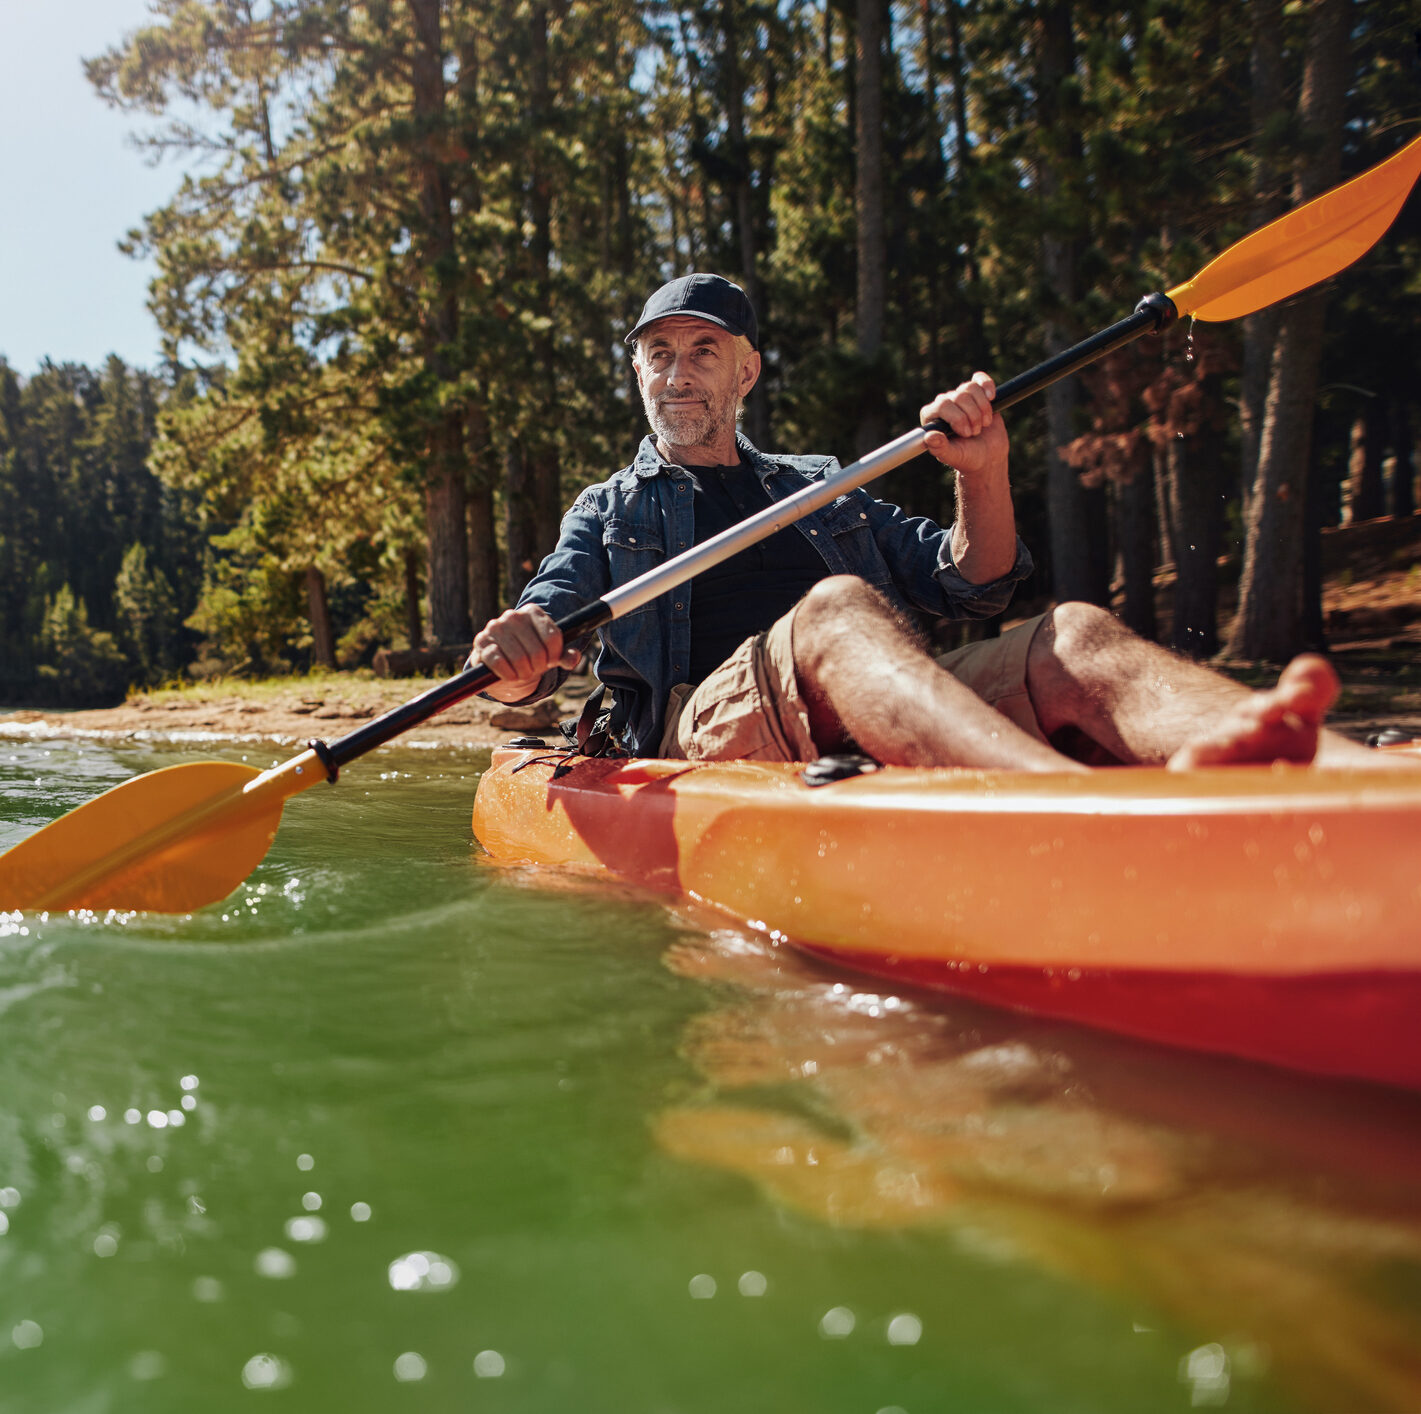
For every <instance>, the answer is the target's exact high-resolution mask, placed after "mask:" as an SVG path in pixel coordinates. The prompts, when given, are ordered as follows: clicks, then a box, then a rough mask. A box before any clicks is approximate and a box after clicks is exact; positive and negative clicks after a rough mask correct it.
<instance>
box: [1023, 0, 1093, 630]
mask: <svg viewBox="0 0 1421 1414" xmlns="http://www.w3.org/2000/svg"><path fill="white" fill-rule="evenodd" d="M1038 14H1039V16H1040V21H1039V29H1038V34H1037V90H1036V92H1037V109H1038V114H1039V119H1040V124H1039V125H1040V128H1041V132H1042V148H1043V150H1042V154H1041V157H1040V161H1039V167H1038V170H1037V191H1038V195H1039V197H1040V202H1041V212H1042V232H1043V234H1042V237H1041V274H1042V279H1043V282H1044V285H1045V289H1044V294H1043V304H1044V306H1045V316H1044V317H1043V319H1042V321H1041V324H1042V329H1043V332H1044V334H1045V338H1046V343H1047V347H1048V349H1049V350H1050V351H1051V352H1055V351H1056V350H1057V349H1060V348H1064V347H1066V346H1067V345H1068V344H1070V343H1071V342H1072V341H1073V337H1074V335H1075V329H1074V320H1073V318H1072V316H1071V307H1072V305H1073V304H1074V303H1075V299H1076V258H1077V253H1078V249H1079V244H1080V232H1079V216H1078V214H1077V212H1076V211H1075V210H1074V209H1073V208H1074V207H1075V202H1074V201H1073V200H1072V193H1071V192H1070V190H1069V189H1068V184H1069V183H1070V182H1071V181H1072V180H1073V179H1074V174H1075V173H1076V172H1078V171H1079V170H1080V165H1081V160H1082V151H1081V138H1080V129H1079V127H1078V125H1077V124H1076V123H1075V121H1074V120H1073V115H1070V114H1065V113H1063V112H1062V106H1061V101H1060V95H1061V90H1062V87H1063V86H1064V85H1065V83H1066V81H1067V79H1068V78H1070V77H1071V75H1073V74H1074V73H1075V71H1076V52H1075V34H1074V29H1073V24H1072V8H1071V0H1051V2H1050V3H1046V4H1042V5H1041V6H1040V7H1039V9H1038ZM1078 398H1079V384H1078V383H1077V381H1076V379H1075V378H1074V377H1072V378H1063V379H1061V380H1060V382H1058V383H1054V384H1052V385H1051V387H1049V388H1048V389H1047V390H1046V398H1045V402H1046V505H1047V513H1048V515H1049V517H1050V545H1051V579H1052V587H1053V590H1054V593H1055V596H1056V598H1057V599H1058V600H1067V599H1080V600H1085V601H1086V602H1088V603H1091V604H1109V602H1110V561H1109V554H1108V533H1107V524H1106V517H1107V508H1106V499H1105V488H1104V487H1100V488H1097V489H1088V488H1086V487H1084V486H1082V485H1081V481H1080V477H1079V476H1078V475H1077V474H1076V471H1075V468H1074V467H1072V466H1070V465H1069V464H1068V463H1067V462H1066V460H1065V458H1064V457H1062V456H1061V454H1060V452H1059V450H1058V449H1059V448H1061V447H1064V446H1065V445H1066V444H1067V443H1068V442H1070V441H1072V440H1073V439H1074V437H1075V435H1076V427H1075V418H1076V404H1077V401H1078Z"/></svg>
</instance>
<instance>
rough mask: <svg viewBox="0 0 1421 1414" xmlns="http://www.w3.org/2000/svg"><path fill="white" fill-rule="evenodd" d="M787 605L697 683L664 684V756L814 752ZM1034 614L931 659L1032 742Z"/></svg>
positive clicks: (792, 757) (794, 757) (769, 756)
mask: <svg viewBox="0 0 1421 1414" xmlns="http://www.w3.org/2000/svg"><path fill="white" fill-rule="evenodd" d="M795 612H796V611H795V610H794V609H791V610H790V611H789V613H787V614H786V615H785V616H784V617H783V618H781V619H778V620H777V621H776V622H775V623H773V624H772V625H771V626H770V627H769V628H768V629H766V631H765V632H764V633H759V634H756V635H755V636H754V637H753V638H747V639H746V640H745V642H744V643H742V644H741V645H740V647H739V648H737V649H736V650H735V652H734V653H732V654H731V655H730V657H729V658H727V659H726V660H725V662H723V663H722V664H721V665H720V667H718V668H717V669H716V670H715V671H714V672H713V673H711V675H710V676H709V677H708V678H707V679H706V680H705V681H704V682H703V683H701V684H700V685H699V686H698V687H695V688H692V687H690V686H689V685H687V684H684V683H683V684H681V685H679V686H677V687H673V688H672V689H671V695H670V697H669V699H668V700H667V704H666V729H665V732H664V734H663V735H662V738H661V752H660V754H661V755H662V756H665V757H670V758H672V759H673V760H684V761H731V760H739V761H812V760H814V758H815V757H816V756H818V755H819V750H818V748H817V747H816V746H815V745H814V738H813V737H812V736H811V735H810V732H809V713H808V710H807V708H806V707H805V704H804V699H803V698H802V697H801V696H800V693H799V681H798V679H797V678H796V677H795V672H794V616H795ZM1040 624H1041V618H1040V617H1038V618H1034V619H1027V620H1026V621H1025V622H1024V623H1020V624H1017V625H1016V626H1015V627H1014V628H1010V629H1008V630H1007V631H1006V632H1005V633H1004V634H1002V635H1001V637H1000V638H988V639H984V640H982V641H981V642H980V643H969V644H968V645H967V646H966V647H965V648H957V649H954V650H953V651H952V652H951V653H944V654H942V655H940V656H939V657H938V659H937V662H938V664H939V665H940V666H942V667H944V668H946V669H947V671H948V672H950V673H951V674H952V675H953V676H954V677H955V678H957V679H958V681H959V682H962V683H964V684H965V685H966V686H967V687H970V688H971V689H972V691H973V692H975V693H976V694H977V696H978V697H980V698H981V699H982V700H983V701H984V702H986V703H988V704H989V705H990V706H992V707H995V708H996V709H997V711H999V712H1000V713H1002V715H1003V716H1005V717H1007V718H1008V719H1010V720H1011V721H1012V722H1014V723H1015V724H1016V725H1017V726H1019V727H1020V728H1021V729H1022V730H1023V731H1025V732H1027V733H1029V734H1030V735H1031V736H1034V737H1035V738H1036V739H1037V740H1038V741H1045V740H1046V738H1045V736H1044V734H1043V733H1042V731H1041V725H1040V723H1039V722H1038V721H1037V720H1036V713H1035V711H1034V710H1033V709H1032V706H1031V697H1030V695H1029V694H1028V692H1027V690H1026V656H1027V653H1028V651H1029V650H1030V648H1031V640H1032V639H1033V638H1034V637H1035V636H1036V630H1037V628H1039V627H1040Z"/></svg>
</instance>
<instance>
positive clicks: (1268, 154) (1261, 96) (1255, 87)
mask: <svg viewBox="0 0 1421 1414" xmlns="http://www.w3.org/2000/svg"><path fill="white" fill-rule="evenodd" d="M1249 10H1250V14H1251V17H1252V21H1253V48H1252V50H1251V52H1250V54H1249V61H1248V68H1249V120H1250V126H1251V128H1252V130H1253V139H1252V147H1253V172H1252V176H1251V178H1250V185H1251V188H1252V195H1253V211H1252V215H1251V218H1250V225H1251V228H1252V229H1254V230H1257V229H1258V228H1259V227H1260V226H1264V225H1266V224H1267V223H1268V222H1269V221H1271V220H1273V218H1274V217H1275V216H1278V215H1280V214H1281V213H1282V211H1283V208H1284V201H1283V190H1282V185H1283V184H1282V180H1281V178H1280V176H1279V173H1278V167H1277V161H1276V147H1277V133H1278V130H1279V129H1280V128H1281V126H1282V118H1283V0H1250V6H1249ZM1280 317H1281V311H1280V310H1279V308H1278V306H1276V305H1269V306H1268V307H1267V308H1266V309H1260V310H1258V311H1256V312H1255V313H1253V314H1250V315H1249V316H1248V317H1247V318H1246V319H1245V320H1244V321H1243V367H1242V370H1241V373H1240V377H1239V434H1240V435H1239V450H1240V453H1241V456H1240V468H1239V469H1240V474H1241V477H1242V479H1241V481H1240V485H1241V486H1242V488H1243V512H1244V515H1245V517H1247V514H1248V501H1249V497H1250V495H1251V494H1252V488H1253V481H1254V477H1255V475H1256V474H1257V471H1258V446H1259V441H1260V438H1261V437H1262V432H1263V407H1264V403H1265V401H1266V400H1267V397H1268V369H1269V366H1270V364H1271V362H1272V359H1273V345H1274V343H1275V341H1276V340H1277V337H1278V320H1279V318H1280Z"/></svg>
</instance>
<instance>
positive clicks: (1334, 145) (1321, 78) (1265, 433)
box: [1228, 0, 1351, 662]
mask: <svg viewBox="0 0 1421 1414" xmlns="http://www.w3.org/2000/svg"><path fill="white" fill-rule="evenodd" d="M1350 12H1351V4H1350V0H1312V5H1311V8H1310V13H1309V17H1308V34H1307V49H1306V55H1305V58H1304V62H1303V82H1302V91H1301V93H1300V94H1299V96H1298V118H1299V126H1300V128H1301V131H1302V136H1303V138H1304V152H1303V155H1302V156H1300V157H1299V158H1298V160H1297V162H1296V164H1295V168H1294V180H1293V200H1294V203H1295V204H1297V203H1302V202H1305V201H1308V200H1310V199H1311V198H1312V197H1314V196H1317V195H1319V194H1321V193H1322V192H1324V191H1326V190H1327V188H1328V187H1330V186H1333V185H1335V183H1336V181H1337V177H1338V172H1339V169H1340V166H1341V158H1342V105H1343V98H1344V95H1345V92H1346V86H1347V77H1348V73H1349V62H1350V48H1349V44H1348V34H1349V22H1350V18H1351V13H1350ZM1326 313H1327V295H1326V291H1325V290H1318V289H1313V290H1309V291H1306V292H1305V293H1303V294H1302V295H1300V296H1298V297H1297V298H1296V299H1295V300H1293V301H1292V302H1291V303H1290V304H1289V305H1287V306H1286V307H1285V308H1284V310H1283V314H1282V317H1281V319H1280V321H1279V326H1278V339H1277V343H1276V345H1275V347H1274V350H1273V360H1272V363H1271V365H1270V367H1269V376H1268V397H1267V401H1266V402H1265V404H1264V415H1263V428H1262V435H1261V438H1260V441H1259V454H1258V472H1257V475H1256V477H1255V478H1254V484H1253V494H1252V496H1251V497H1250V498H1249V507H1248V516H1247V538H1246V541H1245V545H1244V561H1243V574H1242V577H1241V579H1240V582H1239V607H1238V613H1237V615H1236V616H1235V619H1234V625H1233V631H1232V632H1231V633H1230V635H1229V643H1228V654H1229V656H1230V657H1232V658H1244V659H1259V658H1261V659H1267V660H1269V661H1272V662H1284V661H1286V660H1287V659H1289V658H1291V657H1292V656H1293V655H1294V654H1295V653H1297V652H1298V650H1299V649H1300V648H1301V646H1302V644H1303V638H1304V635H1303V531H1304V524H1305V518H1304V513H1305V510H1306V507H1307V484H1306V483H1307V476H1308V469H1309V463H1310V462H1311V459H1312V458H1311V453H1312V422H1313V405H1314V401H1315V397H1316V393H1317V371H1318V366H1319V364H1320V362H1321V359H1322V336H1323V328H1324V324H1325V321H1326Z"/></svg>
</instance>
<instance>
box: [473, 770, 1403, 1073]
mask: <svg viewBox="0 0 1421 1414" xmlns="http://www.w3.org/2000/svg"><path fill="white" fill-rule="evenodd" d="M561 763H562V758H561V757H560V756H559V755H556V754H548V753H543V754H541V755H540V754H539V753H536V752H531V751H500V752H497V753H495V757H494V762H493V765H492V767H491V769H490V770H489V771H488V772H487V773H486V774H485V776H484V778H483V780H482V781H481V783H480V787H479V793H478V798H477V801H476V804H475V811H474V830H475V833H476V835H477V836H478V838H479V839H480V840H481V841H482V843H483V845H484V847H485V848H486V849H487V850H488V852H489V853H490V854H491V855H492V856H493V857H495V858H496V859H499V860H503V861H506V862H509V863H525V864H544V865H546V864H553V865H567V866H575V867H580V868H584V869H586V868H593V869H595V870H597V871H599V872H605V873H607V874H609V875H612V876H614V877H616V878H618V879H621V880H624V881H627V882H630V883H634V884H638V885H643V886H647V887H651V888H654V889H658V890H663V891H668V892H673V893H676V894H680V895H683V896H686V897H689V898H693V899H696V900H698V901H700V902H703V903H707V904H710V905H713V906H714V907H716V908H718V909H720V910H722V911H724V912H725V913H726V914H728V915H730V916H731V917H733V918H735V919H736V920H738V921H739V922H741V923H742V924H744V925H745V926H748V927H750V928H753V929H756V930H759V931H763V932H766V933H769V934H771V935H773V936H777V937H779V938H781V939H783V940H785V941H787V942H790V943H793V944H795V945H796V946H798V947H801V948H803V949H806V950H808V951H810V952H812V953H814V954H816V955H818V956H820V957H823V958H827V959H830V960H832V961H834V962H835V963H837V964H843V965H847V966H849V967H852V968H854V969H856V970H858V971H861V972H865V973H869V974H873V975H876V976H880V977H886V978H889V979H891V980H892V981H894V982H896V983H898V984H899V985H913V986H928V987H935V988H942V989H945V990H948V991H951V992H954V993H957V994H960V995H965V996H969V997H972V998H974V999H977V1000H980V1001H985V1002H989V1003H992V1004H995V1005H1001V1006H1006V1007H1012V1008H1017V1009H1020V1010H1023V1011H1028V1012H1031V1013H1033V1014H1036V1015H1040V1016H1049V1017H1054V1018H1060V1019H1064V1020H1070V1021H1076V1022H1081V1023H1084V1024H1087V1025H1091V1026H1098V1027H1103V1028H1106V1029H1109V1030H1112V1031H1117V1032H1122V1033H1124V1034H1127V1035H1131V1036H1136V1037H1140V1038H1143V1039H1147V1040H1151V1041H1156V1042H1162V1043H1165V1044H1170V1045H1177V1046H1186V1047H1190V1048H1193V1049H1197V1050H1204V1051H1212V1052H1218V1053H1223V1054H1228V1055H1234V1056H1242V1057H1245V1058H1248V1059H1251V1060H1258V1061H1265V1062H1268V1063H1271V1064H1276V1065H1284V1066H1290V1067H1295V1068H1300V1069H1304V1070H1309V1071H1314V1072H1318V1073H1324V1074H1330V1075H1342V1076H1351V1077H1357V1078H1363V1079H1367V1080H1374V1081H1383V1082H1386V1083H1389V1084H1394V1085H1403V1086H1407V1087H1412V1088H1421V1025H1418V1023H1417V1017H1418V1016H1421V770H1415V769H1414V768H1409V767H1407V766H1404V765H1403V766H1399V767H1398V768H1396V769H1380V770H1374V771H1346V772H1340V771H1315V770H1308V769H1301V768H1276V767H1275V768H1251V767H1247V768H1233V769H1228V770H1213V771H1196V772H1188V773H1182V774H1181V773H1170V772H1165V771H1160V770H1153V769H1146V768H1122V769H1118V770H1110V771H1098V772H1095V773H1093V774H1092V775H1091V776H1090V777H1087V778H1082V777H1080V776H1075V775H1071V776H1066V775H1062V776H1059V777H1058V776H1032V775H1026V774H1021V773H1006V772H977V771H909V770H893V769H887V770H882V771H878V772H874V773H872V774H869V775H864V776H860V777H857V778H854V779H850V780H844V781H838V782H835V783H833V784H831V785H828V786H823V787H819V788H810V787H808V786H806V785H805V784H804V783H803V781H802V780H801V778H800V770H801V768H799V767H795V766H782V765H762V764H756V763H748V762H729V763H718V764H714V765H689V764H687V763H685V762H669V761H632V762H608V761H599V760H587V759H579V760H577V761H575V762H573V763H571V764H570V765H568V766H566V767H563V769H562V771H561V774H559V773H558V771H559V767H560V766H561Z"/></svg>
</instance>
